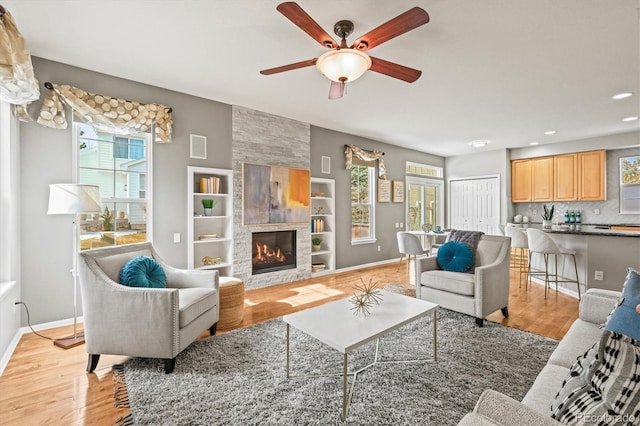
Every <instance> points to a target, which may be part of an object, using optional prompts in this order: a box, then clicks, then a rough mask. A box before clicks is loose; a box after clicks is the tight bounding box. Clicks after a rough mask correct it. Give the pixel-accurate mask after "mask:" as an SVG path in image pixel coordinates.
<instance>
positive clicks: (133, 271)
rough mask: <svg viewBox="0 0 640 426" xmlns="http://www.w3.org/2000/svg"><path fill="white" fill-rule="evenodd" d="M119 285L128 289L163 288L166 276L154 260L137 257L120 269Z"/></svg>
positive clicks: (165, 284)
mask: <svg viewBox="0 0 640 426" xmlns="http://www.w3.org/2000/svg"><path fill="white" fill-rule="evenodd" d="M120 284H123V285H126V286H129V287H146V288H165V287H166V286H167V275H166V274H165V273H164V269H162V266H160V264H159V263H158V262H156V261H155V259H152V258H150V257H147V256H139V257H136V258H134V259H131V260H130V261H128V262H127V263H126V264H125V265H124V266H123V267H122V269H121V270H120Z"/></svg>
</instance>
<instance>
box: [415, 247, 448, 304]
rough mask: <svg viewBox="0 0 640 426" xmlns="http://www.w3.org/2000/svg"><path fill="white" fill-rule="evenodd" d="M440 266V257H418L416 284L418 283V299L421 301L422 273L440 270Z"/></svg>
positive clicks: (416, 262)
mask: <svg viewBox="0 0 640 426" xmlns="http://www.w3.org/2000/svg"><path fill="white" fill-rule="evenodd" d="M440 269H442V268H440V265H438V257H437V256H436V255H431V256H424V257H418V258H416V261H415V269H414V271H415V274H416V275H415V283H416V299H420V289H421V287H422V283H421V280H420V277H421V276H422V273H423V272H425V271H434V270H440Z"/></svg>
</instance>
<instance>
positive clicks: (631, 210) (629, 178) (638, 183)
mask: <svg viewBox="0 0 640 426" xmlns="http://www.w3.org/2000/svg"><path fill="white" fill-rule="evenodd" d="M637 213H640V156H635V157H622V158H620V214H637Z"/></svg>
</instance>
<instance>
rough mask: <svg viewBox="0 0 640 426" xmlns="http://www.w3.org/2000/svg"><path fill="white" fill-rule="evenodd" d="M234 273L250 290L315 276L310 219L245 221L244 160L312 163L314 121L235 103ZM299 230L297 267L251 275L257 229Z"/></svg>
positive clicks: (300, 165)
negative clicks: (257, 223)
mask: <svg viewBox="0 0 640 426" xmlns="http://www.w3.org/2000/svg"><path fill="white" fill-rule="evenodd" d="M231 121H232V131H231V133H232V136H231V139H232V150H231V161H232V169H233V210H234V211H233V275H234V276H235V277H236V278H239V279H241V280H242V281H244V284H245V288H246V289H252V288H260V287H267V286H269V285H273V284H279V283H283V282H290V281H297V280H302V279H307V278H310V277H311V229H310V226H309V224H308V223H301V224H283V225H268V226H254V225H252V226H244V225H243V224H242V163H245V162H247V163H254V164H268V165H279V166H288V167H297V168H301V169H310V168H311V126H310V125H309V124H307V123H302V122H300V121H295V120H290V119H287V118H283V117H278V116H275V115H271V114H267V113H264V112H260V111H255V110H251V109H248V108H244V107H239V106H233V107H232V120H231ZM280 230H283V231H285V230H286V231H288V230H295V231H296V249H297V253H296V257H297V259H296V264H297V267H296V268H295V269H287V270H284V271H276V272H270V273H266V274H259V275H252V273H251V254H252V247H251V240H252V238H251V234H252V233H253V232H269V231H280Z"/></svg>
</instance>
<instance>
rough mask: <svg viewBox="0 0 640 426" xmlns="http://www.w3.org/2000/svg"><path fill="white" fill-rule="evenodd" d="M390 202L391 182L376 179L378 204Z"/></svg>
mask: <svg viewBox="0 0 640 426" xmlns="http://www.w3.org/2000/svg"><path fill="white" fill-rule="evenodd" d="M390 201H391V181H388V180H386V179H378V202H379V203H388V202H390Z"/></svg>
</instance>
